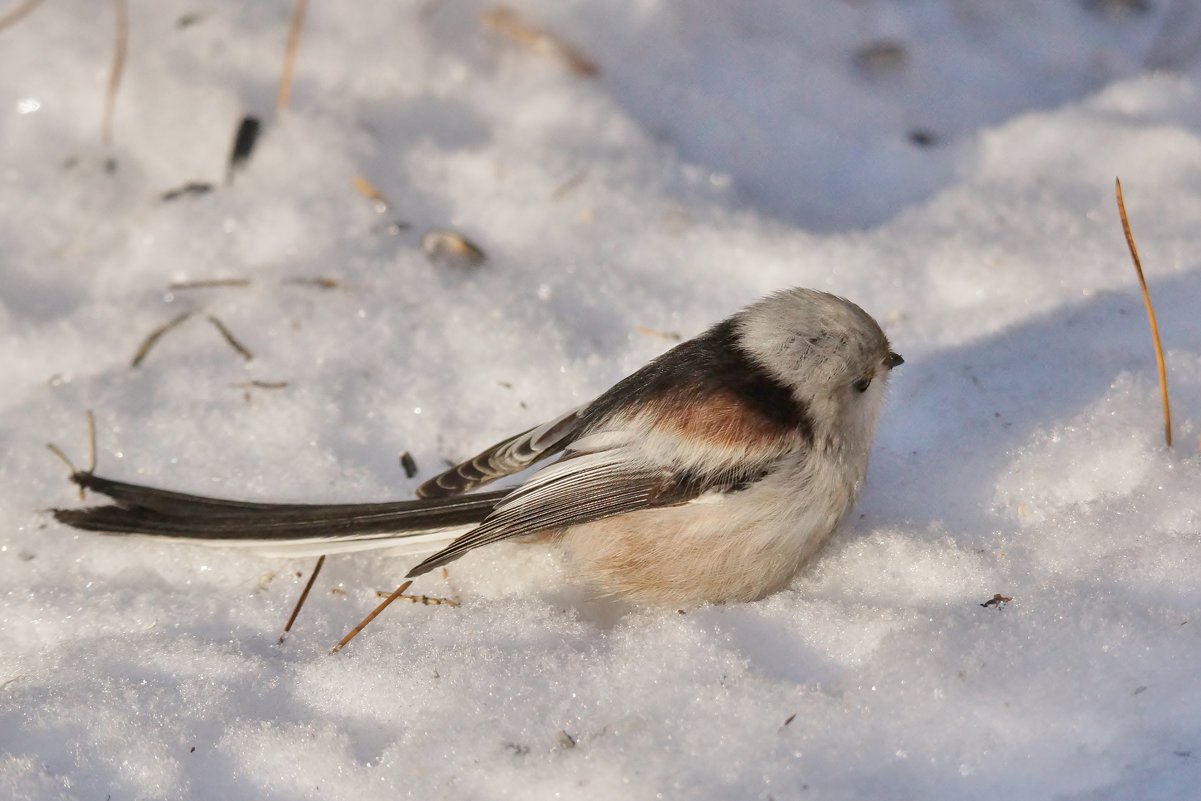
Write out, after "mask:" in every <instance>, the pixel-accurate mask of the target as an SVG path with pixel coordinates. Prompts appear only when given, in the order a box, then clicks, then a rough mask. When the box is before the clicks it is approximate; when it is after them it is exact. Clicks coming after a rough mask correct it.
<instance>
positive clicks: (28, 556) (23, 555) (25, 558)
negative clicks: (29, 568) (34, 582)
mask: <svg viewBox="0 0 1201 801" xmlns="http://www.w3.org/2000/svg"><path fill="white" fill-rule="evenodd" d="M17 558H18V559H20V560H21V561H22V562H32V561H33V560H34V559H37V554H32V553H30V552H29V551H21V552H20V553H18V554H17Z"/></svg>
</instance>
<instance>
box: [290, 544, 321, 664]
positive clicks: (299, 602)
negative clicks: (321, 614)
mask: <svg viewBox="0 0 1201 801" xmlns="http://www.w3.org/2000/svg"><path fill="white" fill-rule="evenodd" d="M324 566H325V554H321V556H318V557H317V564H315V565H313V572H312V573H311V574H310V575H309V580H308V581H307V582H305V585H304V589H303V590H301V591H300V597H299V598H298V599H296V606H294V607H292V614H290V615H288V622H287V623H285V624H284V631H283V633H282V634H280V635H279V641H280V643H281V644H282V643H283V641H284V637H287V636H288V632H289V631H291V630H292V624H293V623H295V622H296V617H297V616H298V615H299V614H300V609H301V607H303V606H304V602H305V601H306V600H308V597H309V592H311V591H312V589H313V584H314V583H315V582H316V581H317V575H318V574H319V573H320V572H321V568H322V567H324Z"/></svg>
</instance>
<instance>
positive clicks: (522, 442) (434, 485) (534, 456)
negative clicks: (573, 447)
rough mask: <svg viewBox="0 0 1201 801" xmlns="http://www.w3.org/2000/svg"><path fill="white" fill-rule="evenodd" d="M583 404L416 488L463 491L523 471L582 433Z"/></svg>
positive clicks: (427, 493) (429, 493) (437, 493)
mask: <svg viewBox="0 0 1201 801" xmlns="http://www.w3.org/2000/svg"><path fill="white" fill-rule="evenodd" d="M584 408H585V407H583V406H581V407H579V408H576V409H572V410H571V411H569V412H565V413H564V414H561V415H559V416H558V417H556V418H555V419H554V420H551V421H550V422H547V423H543V424H542V425H540V426H535V427H534V428H531V429H530V430H529V431H523V432H521V433H520V434H518V435H516V436H514V437H510V438H509V439H506V440H502V441H501V442H498V443H496V444H495V445H493V446H492V447H490V448H488V449H487V450H485V451H483V452H482V453H479V454H477V455H476V456H473V457H472V458H470V459H468V460H467V461H465V462H462V463H460V464H457V465H455V466H454V467H452V468H450V469H449V470H447V471H446V472H444V473H441V474H439V475H437V476H434V477H433V478H431V479H430V480H429V481H427V482H425V483H424V484H422V485H421V486H420V487H418V488H417V497H418V498H447V497H450V496H452V495H461V494H463V493H464V492H470V491H471V490H473V489H476V488H477V487H482V486H484V485H485V484H488V483H491V482H493V481H495V480H496V479H498V478H504V477H505V476H510V475H513V474H514V473H520V472H521V471H522V470H525V469H526V468H527V467H529V466H530V465H532V464H534V463H535V462H539V461H541V460H542V459H545V458H546V457H548V456H553V455H554V454H556V453H559V452H560V451H562V450H563V449H564V448H565V447H567V445H568V444H570V442H571V440H572V439H573V438H574V437H575V436H576V435H577V434H578V433H579V430H580V424H581V420H582V417H581V412H582V411H583V409H584Z"/></svg>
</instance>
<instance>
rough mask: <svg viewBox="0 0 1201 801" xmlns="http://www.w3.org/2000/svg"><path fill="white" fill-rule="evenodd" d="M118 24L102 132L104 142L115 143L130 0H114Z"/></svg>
mask: <svg viewBox="0 0 1201 801" xmlns="http://www.w3.org/2000/svg"><path fill="white" fill-rule="evenodd" d="M113 8H114V9H115V10H116V17H117V25H116V31H115V33H114V37H115V41H114V42H113V62H112V65H111V66H110V67H109V71H108V89H107V90H106V91H105V93H104V117H103V119H102V121H101V124H100V134H101V137H102V139H103V141H104V144H106V145H111V144H112V143H113V112H114V111H115V110H116V107H117V90H118V89H120V88H121V76H122V75H123V74H124V73H125V51H126V49H127V47H128V44H129V4H128V0H113Z"/></svg>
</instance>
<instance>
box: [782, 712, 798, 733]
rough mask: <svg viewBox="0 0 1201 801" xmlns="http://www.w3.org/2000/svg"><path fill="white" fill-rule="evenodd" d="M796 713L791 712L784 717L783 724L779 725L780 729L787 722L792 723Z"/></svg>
mask: <svg viewBox="0 0 1201 801" xmlns="http://www.w3.org/2000/svg"><path fill="white" fill-rule="evenodd" d="M796 715H797V713H796V712H793V713H792V714H791V715H789V716H788V717H787V718H785V720H784V725H783V726H781V727H780V728H781V729H782V728H784V726H787V725H788V724H789V723H792V722H793V721H794V720H796Z"/></svg>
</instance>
